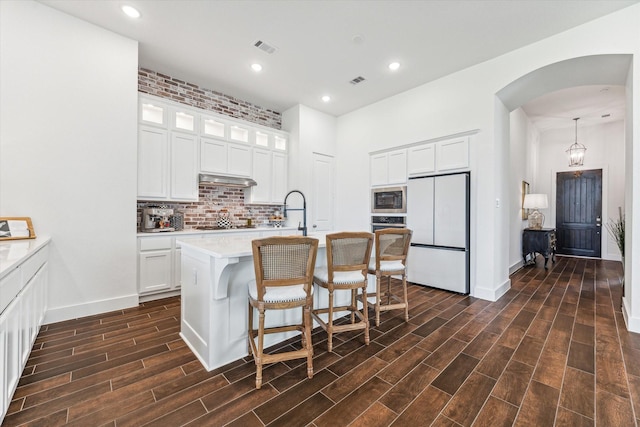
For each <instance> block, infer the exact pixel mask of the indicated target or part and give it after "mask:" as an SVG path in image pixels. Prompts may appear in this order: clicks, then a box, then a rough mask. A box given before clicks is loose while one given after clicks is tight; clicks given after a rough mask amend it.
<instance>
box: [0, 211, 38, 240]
mask: <svg viewBox="0 0 640 427" xmlns="http://www.w3.org/2000/svg"><path fill="white" fill-rule="evenodd" d="M35 238H36V233H35V231H34V230H33V223H32V222H31V218H30V217H0V240H20V239H35Z"/></svg>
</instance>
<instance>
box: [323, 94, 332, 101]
mask: <svg viewBox="0 0 640 427" xmlns="http://www.w3.org/2000/svg"><path fill="white" fill-rule="evenodd" d="M322 100H323V101H324V102H329V101H331V97H330V96H329V95H324V96H323V97H322Z"/></svg>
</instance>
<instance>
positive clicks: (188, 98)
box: [138, 68, 282, 129]
mask: <svg viewBox="0 0 640 427" xmlns="http://www.w3.org/2000/svg"><path fill="white" fill-rule="evenodd" d="M138 91H139V92H143V93H148V94H150V95H155V96H159V97H162V98H166V99H170V100H172V101H176V102H179V103H181V104H185V105H189V106H192V107H196V108H201V109H203V110H208V111H213V112H215V113H218V114H222V115H225V116H228V117H233V118H234V119H242V120H246V121H248V122H251V123H256V124H259V125H262V126H267V127H270V128H273V129H281V128H282V115H281V114H280V113H278V112H276V111H272V110H269V109H266V108H262V107H259V106H257V105H254V104H251V103H250V102H247V101H242V100H240V99H237V98H234V97H232V96H229V95H225V94H223V93H220V92H216V91H214V90H211V89H205V88H202V87H200V86H198V85H195V84H193V83H188V82H185V81H183V80H180V79H177V78H175V77H171V76H168V75H166V74H161V73H158V72H156V71H153V70H148V69H146V68H140V69H138Z"/></svg>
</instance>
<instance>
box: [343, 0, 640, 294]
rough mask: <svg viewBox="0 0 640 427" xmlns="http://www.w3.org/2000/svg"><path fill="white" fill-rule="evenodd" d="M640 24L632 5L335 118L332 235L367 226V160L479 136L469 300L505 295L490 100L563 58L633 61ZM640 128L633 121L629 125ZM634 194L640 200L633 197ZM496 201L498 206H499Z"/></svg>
mask: <svg viewBox="0 0 640 427" xmlns="http://www.w3.org/2000/svg"><path fill="white" fill-rule="evenodd" d="M639 21H640V6H638V5H635V6H631V7H628V8H626V9H623V10H622V11H620V12H618V13H614V14H611V15H608V16H605V17H603V18H601V19H598V20H596V21H592V22H590V23H587V24H585V25H582V26H579V27H576V28H575V29H573V30H570V31H567V32H564V33H561V34H559V35H556V36H554V37H551V38H549V39H546V40H543V41H540V42H538V43H535V44H532V45H530V46H527V47H524V48H521V49H518V50H516V51H513V52H511V53H508V54H506V55H503V56H501V57H498V58H496V59H493V60H490V61H487V62H485V63H482V64H479V65H477V66H474V67H471V68H468V69H466V70H463V71H460V72H458V73H454V74H451V75H449V76H446V77H444V78H442V79H439V80H437V81H434V82H431V83H428V84H425V85H422V86H419V87H417V88H415V89H413V90H410V91H407V92H404V93H402V94H399V95H396V96H393V97H390V98H387V99H385V100H383V101H380V102H378V103H375V104H372V105H369V106H367V107H364V108H361V109H359V110H356V111H354V112H352V113H349V114H346V115H344V116H341V117H340V118H339V119H338V143H337V150H338V151H337V153H338V156H337V158H338V167H337V170H338V178H337V179H338V182H349V183H350V189H351V191H349V193H348V194H345V193H342V194H341V193H338V199H337V203H338V205H339V206H341V209H344V210H345V211H348V212H351V213H352V217H351V218H342V217H339V218H338V221H339V222H340V223H339V224H338V228H347V227H353V226H362V225H363V223H364V222H366V221H367V216H368V215H367V202H368V192H367V190H368V178H367V174H366V171H367V168H368V162H367V160H368V157H367V155H366V153H368V152H370V151H375V150H380V149H385V148H392V147H394V146H398V145H402V144H407V143H412V142H417V141H422V140H427V139H432V138H437V137H442V136H445V135H451V134H455V133H459V132H465V131H469V130H472V129H479V130H480V132H479V133H478V134H477V136H476V138H475V139H474V144H475V147H473V149H472V151H473V150H475V151H473V152H474V156H473V158H472V180H474V181H475V183H474V185H475V191H472V200H471V205H472V206H471V210H472V227H471V228H472V235H471V248H472V254H471V256H472V258H473V259H474V260H475V265H476V268H475V271H472V272H471V273H472V283H471V293H472V295H474V296H477V297H480V298H485V299H490V300H495V299H496V298H498V297H500V296H501V295H502V294H504V292H506V290H507V289H508V288H509V279H508V274H509V257H508V252H509V251H508V250H507V251H505V249H504V248H505V247H508V245H509V244H508V243H506V242H507V241H508V239H509V237H508V234H509V225H508V224H509V219H508V218H509V215H508V214H505V213H504V209H505V207H507V209H508V208H509V206H511V205H510V202H509V199H510V198H511V195H510V194H509V192H508V190H506V188H507V186H506V185H504V184H503V182H504V180H507V179H510V171H509V169H510V168H509V166H508V165H507V164H506V162H505V161H504V154H503V153H504V150H507V152H508V149H509V148H508V145H509V141H508V133H507V134H506V135H505V134H503V133H502V132H503V129H504V126H503V120H500V119H499V118H497V117H496V115H499V114H504V108H502V109H501V108H498V107H497V106H496V103H499V101H496V93H498V92H499V91H500V90H501V89H502V88H504V87H505V86H507V85H509V84H510V83H511V82H513V81H515V80H517V79H518V78H520V77H522V76H524V75H526V74H528V73H530V72H532V71H534V70H537V69H539V68H541V67H544V66H547V65H550V64H554V63H556V62H559V61H563V60H566V59H569V58H575V57H581V56H588V55H603V54H607V53H612V54H613V53H615V54H620V53H628V54H632V55H636V56H637V55H638V54H640V42H639V41H640V26H639V25H638V22H639ZM637 70H638V69H637V67H636V68H634V70H633V73H634V75H633V78H632V82H637V81H638V80H639V79H638V75H639V74H638V71H637ZM636 85H637V84H636ZM636 85H634V87H636ZM634 120H635V121H637V120H638V119H637V118H634ZM639 124H640V123H636V122H634V126H637V125H639ZM472 189H473V185H472ZM638 193H639V195H638V197H640V190H638ZM496 200H501V201H502V204H501V205H500V207H497V204H496ZM504 224H506V226H505V225H504ZM505 229H506V230H507V233H506V235H505V233H504V230H505ZM503 254H504V256H503Z"/></svg>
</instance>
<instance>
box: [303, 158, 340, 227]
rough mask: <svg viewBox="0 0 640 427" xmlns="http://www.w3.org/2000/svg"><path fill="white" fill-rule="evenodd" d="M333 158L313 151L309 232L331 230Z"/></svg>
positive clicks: (333, 181)
mask: <svg viewBox="0 0 640 427" xmlns="http://www.w3.org/2000/svg"><path fill="white" fill-rule="evenodd" d="M334 162H335V161H334V158H333V157H331V156H326V155H323V154H318V153H313V194H312V195H311V197H312V217H311V227H310V228H309V232H313V231H328V230H333V200H334V195H333V189H334V186H335V178H334V173H333V171H334Z"/></svg>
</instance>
